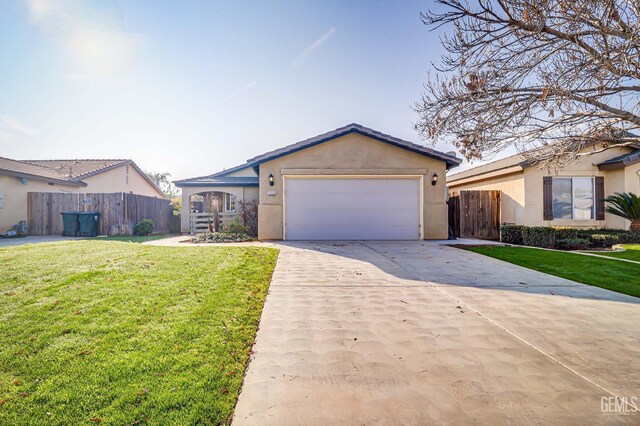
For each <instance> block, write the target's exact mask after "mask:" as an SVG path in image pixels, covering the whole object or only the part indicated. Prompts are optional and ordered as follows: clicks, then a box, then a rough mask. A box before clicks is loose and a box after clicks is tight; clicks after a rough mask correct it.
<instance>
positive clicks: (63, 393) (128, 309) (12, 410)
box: [0, 240, 277, 425]
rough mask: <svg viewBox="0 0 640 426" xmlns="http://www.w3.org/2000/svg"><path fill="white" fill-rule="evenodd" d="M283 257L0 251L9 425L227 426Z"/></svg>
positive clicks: (216, 251)
mask: <svg viewBox="0 0 640 426" xmlns="http://www.w3.org/2000/svg"><path fill="white" fill-rule="evenodd" d="M276 258H277V250H274V249H268V248H256V247H248V248H245V247H154V246H145V245H140V244H126V243H118V242H102V241H95V240H93V241H72V242H63V243H54V244H35V245H25V246H20V247H7V248H1V249H0V265H2V267H1V271H2V273H1V274H0V424H1V425H21V424H25V425H26V424H33V425H35V424H65V425H67V424H69V425H71V424H73V425H81V424H95V423H99V422H101V423H103V424H118V425H131V424H155V425H160V424H162V425H164V424H171V425H174V424H175V425H187V424H188V425H193V424H220V423H227V422H228V421H229V419H230V416H231V415H232V413H233V409H234V406H235V403H236V399H237V396H238V392H239V390H240V386H241V383H242V379H243V375H244V371H245V367H246V364H247V360H248V357H249V355H250V352H251V347H252V343H253V340H254V338H255V333H256V328H257V325H258V321H259V318H260V314H261V311H262V306H263V304H264V300H265V297H266V293H267V289H268V286H269V282H270V280H271V274H272V272H273V268H274V266H275V261H276Z"/></svg>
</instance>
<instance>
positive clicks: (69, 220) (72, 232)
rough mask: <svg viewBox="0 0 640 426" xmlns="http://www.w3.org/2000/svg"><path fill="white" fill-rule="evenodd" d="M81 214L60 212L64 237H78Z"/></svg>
mask: <svg viewBox="0 0 640 426" xmlns="http://www.w3.org/2000/svg"><path fill="white" fill-rule="evenodd" d="M78 213H79V212H60V214H61V215H62V224H63V230H62V236H63V237H77V236H78V230H79V224H78Z"/></svg>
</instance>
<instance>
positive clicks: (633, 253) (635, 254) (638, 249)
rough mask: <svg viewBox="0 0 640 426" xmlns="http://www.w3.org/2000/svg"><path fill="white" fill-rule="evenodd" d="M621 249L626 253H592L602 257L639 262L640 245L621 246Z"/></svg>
mask: <svg viewBox="0 0 640 426" xmlns="http://www.w3.org/2000/svg"><path fill="white" fill-rule="evenodd" d="M622 247H624V248H625V249H626V251H613V252H610V251H598V252H593V253H594V254H599V255H602V256H609V257H617V258H619V259H628V260H635V261H637V262H640V244H623V245H622Z"/></svg>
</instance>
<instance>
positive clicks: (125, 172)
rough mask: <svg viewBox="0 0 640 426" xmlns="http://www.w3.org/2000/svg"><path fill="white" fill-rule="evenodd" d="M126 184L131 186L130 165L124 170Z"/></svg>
mask: <svg viewBox="0 0 640 426" xmlns="http://www.w3.org/2000/svg"><path fill="white" fill-rule="evenodd" d="M124 184H125V185H129V165H128V164H127V166H126V167H125V169H124Z"/></svg>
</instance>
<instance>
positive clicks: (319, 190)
mask: <svg viewBox="0 0 640 426" xmlns="http://www.w3.org/2000/svg"><path fill="white" fill-rule="evenodd" d="M460 162H461V160H460V159H459V158H456V156H455V154H453V153H442V152H439V151H435V150H433V149H430V148H426V147H424V146H421V145H417V144H414V143H411V142H407V141H404V140H401V139H398V138H395V137H393V136H389V135H386V134H383V133H380V132H377V131H375V130H372V129H369V128H366V127H363V126H361V125H358V124H350V125H348V126H345V127H342V128H339V129H336V130H333V131H331V132H328V133H324V134H322V135H319V136H316V137H313V138H311V139H307V140H304V141H301V142H298V143H295V144H293V145H288V146H286V147H284V148H280V149H277V150H275V151H271V152H268V153H266V154H262V155H259V156H257V157H254V158H252V159H250V160H248V161H247V163H246V164H243V165H241V166H237V167H234V168H232V169H229V170H225V171H222V172H219V173H215V174H212V175H209V176H203V177H197V178H192V179H185V180H180V181H176V182H175V184H176V185H177V186H179V187H181V188H182V200H183V201H182V231H183V232H189V231H190V230H191V229H190V226H189V225H190V214H193V210H194V209H195V210H199V211H205V212H210V211H213V209H216V208H218V209H219V210H221V212H222V213H221V214H222V215H225V214H226V215H230V216H232V215H235V214H236V211H237V209H238V205H237V203H238V202H239V201H241V200H243V201H251V200H254V201H258V202H259V209H258V238H259V239H261V240H283V239H284V240H418V239H443V238H447V220H448V218H447V205H446V188H445V185H444V177H445V175H446V171H447V170H448V169H450V168H452V167H455V166H458V165H459V164H460ZM195 196H198V201H197V203H202V204H194V203H192V201H193V199H194V198H195Z"/></svg>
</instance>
